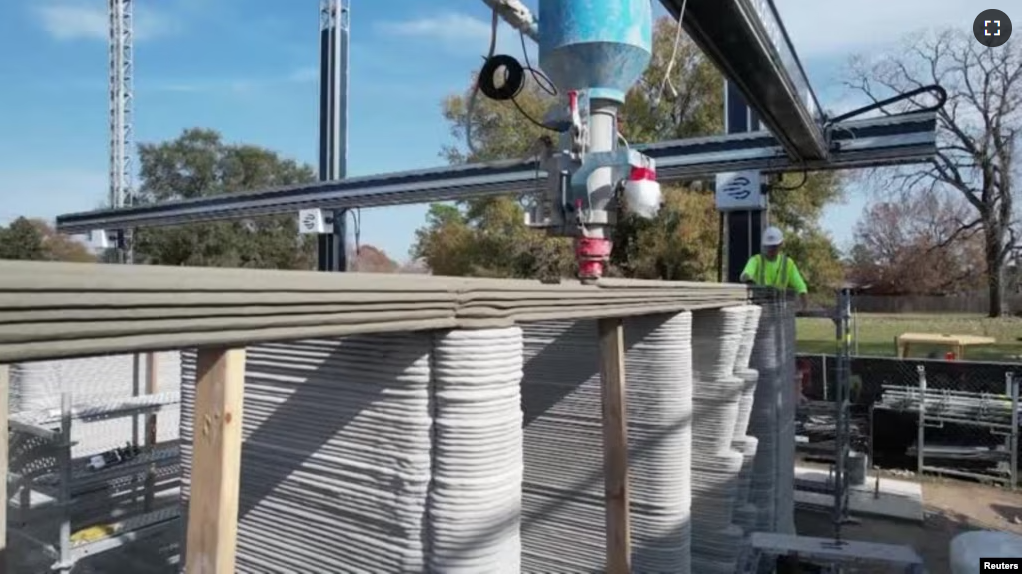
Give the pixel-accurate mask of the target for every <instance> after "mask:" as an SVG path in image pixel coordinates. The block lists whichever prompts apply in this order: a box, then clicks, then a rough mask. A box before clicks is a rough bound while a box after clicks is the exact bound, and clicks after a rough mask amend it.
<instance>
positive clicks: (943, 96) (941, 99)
mask: <svg viewBox="0 0 1023 575" xmlns="http://www.w3.org/2000/svg"><path fill="white" fill-rule="evenodd" d="M924 92H932V93H934V94H936V95H937V97H938V103H937V104H935V105H933V106H929V107H926V108H920V109H919V110H913V112H906V113H907V114H910V113H915V112H935V111H937V110H939V109H941V107H942V106H944V105H945V102H947V101H948V92H946V91H945V89H944V88H942V87H941V86H939V85H937V84H931V85H930V86H921V87H919V88H916V89H915V90H910V91H909V92H903V93H902V94H898V95H896V96H892V97H891V98H888V99H886V100H881V101H880V102H874V103H873V104H869V105H867V106H863V107H862V108H856V109H855V110H853V111H851V112H846V113H845V114H842V115H841V116H837V117H835V118H828V119H827V120H826V121H825V122H824V127H829V126H831V125H833V124H837V123H838V122H841V121H843V120H848V119H849V118H853V117H856V116H859V115H860V114H863V113H866V112H871V111H873V110H880V109H881V108H884V107H885V106H888V105H891V104H894V103H896V102H901V101H902V100H908V99H910V98H912V97H914V96H919V95H920V94H923V93H924Z"/></svg>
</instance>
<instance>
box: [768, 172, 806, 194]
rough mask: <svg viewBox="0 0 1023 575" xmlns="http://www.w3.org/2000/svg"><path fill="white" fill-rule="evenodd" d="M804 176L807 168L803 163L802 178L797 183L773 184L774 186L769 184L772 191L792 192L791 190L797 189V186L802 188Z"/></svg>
mask: <svg viewBox="0 0 1023 575" xmlns="http://www.w3.org/2000/svg"><path fill="white" fill-rule="evenodd" d="M806 178H807V169H806V166H805V165H804V166H803V179H802V180H800V182H799V183H798V184H796V185H794V186H780V185H774V186H771V191H773V192H774V191H777V192H792V191H795V190H798V189H799V188H802V187H803V186H804V185H806Z"/></svg>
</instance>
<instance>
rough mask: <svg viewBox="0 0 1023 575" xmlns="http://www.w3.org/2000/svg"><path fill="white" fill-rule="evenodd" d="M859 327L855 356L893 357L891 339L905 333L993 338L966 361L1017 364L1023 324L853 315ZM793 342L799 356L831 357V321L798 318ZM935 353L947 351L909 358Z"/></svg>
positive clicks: (915, 351) (916, 351) (920, 351)
mask: <svg viewBox="0 0 1023 575" xmlns="http://www.w3.org/2000/svg"><path fill="white" fill-rule="evenodd" d="M856 321H857V322H858V323H859V327H858V335H859V355H874V356H890V357H894V356H895V355H896V353H895V337H896V336H898V335H900V334H903V333H907V332H917V333H936V334H955V335H984V336H989V337H993V338H995V340H996V341H997V342H998V343H996V344H994V345H986V346H970V347H968V348H966V351H965V354H966V359H967V360H970V359H973V360H982V361H1012V362H1016V363H1018V362H1019V361H1020V359H1019V356H1020V347H1021V345H1023V344H1021V343H1020V331H1021V329H1023V322H1021V320H1020V318H1018V317H1010V318H997V319H991V318H987V317H981V316H976V315H963V314H960V315H956V314H934V315H887V314H865V313H861V314H857V316H856ZM796 322H797V323H796V338H797V340H798V347H799V351H800V353H829V354H830V353H834V351H835V324H834V323H832V322H831V320H827V319H817V318H798V319H797V320H796ZM932 351H935V352H938V353H939V354H941V355H940V357H944V354H945V352H946V351H949V350H948V349H947V348H940V347H935V348H928V347H927V346H922V345H919V346H918V345H914V346H912V347H911V348H910V354H911V355H913V356H914V357H926V356H927V354H928V353H930V352H932Z"/></svg>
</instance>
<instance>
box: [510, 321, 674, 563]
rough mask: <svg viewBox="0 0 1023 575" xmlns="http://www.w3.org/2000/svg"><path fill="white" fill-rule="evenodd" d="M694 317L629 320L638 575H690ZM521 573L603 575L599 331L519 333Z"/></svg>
mask: <svg viewBox="0 0 1023 575" xmlns="http://www.w3.org/2000/svg"><path fill="white" fill-rule="evenodd" d="M691 329H692V314H690V313H689V312H683V313H678V314H673V315H654V316H645V317H634V318H627V319H625V321H624V331H625V340H626V349H627V351H626V354H625V372H626V378H627V384H626V387H625V390H626V402H627V407H626V409H627V424H628V438H629V466H630V467H629V490H630V513H631V517H630V528H631V535H632V569H633V572H634V573H688V572H690V536H691V527H692V525H691V521H690V519H691V518H690V513H691V495H690V458H691V441H692V427H691V424H692V416H693V412H692V409H693V406H692V385H693V382H692V378H691V374H692V369H691V362H692V349H691ZM523 333H524V341H525V358H524V363H525V368H524V371H525V376H524V378H523V381H522V393H523V404H524V410H525V418H526V419H525V441H524V443H525V445H524V450H525V458H526V468H525V477H524V480H523V484H522V492H523V516H522V567H523V572H524V573H603V572H604V569H605V559H606V557H605V546H606V543H605V541H606V540H605V533H606V531H605V518H604V464H603V453H604V451H603V436H602V416H601V413H602V412H601V381H600V373H599V365H600V362H599V358H600V354H599V350H598V348H597V327H596V322H592V321H579V322H546V323H542V324H531V325H525V326H523Z"/></svg>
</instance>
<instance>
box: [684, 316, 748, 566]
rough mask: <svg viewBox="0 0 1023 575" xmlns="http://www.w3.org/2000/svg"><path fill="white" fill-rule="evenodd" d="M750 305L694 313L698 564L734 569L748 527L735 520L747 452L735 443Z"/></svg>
mask: <svg viewBox="0 0 1023 575" xmlns="http://www.w3.org/2000/svg"><path fill="white" fill-rule="evenodd" d="M747 316H748V312H747V310H746V307H745V306H735V307H730V308H725V309H719V310H704V311H698V312H695V313H694V314H693V376H694V385H693V464H692V473H693V542H692V545H693V565H692V567H693V569H694V570H695V571H696V572H698V573H734V572H735V569H736V559H737V558H738V557H737V555H738V554H737V550H738V549H739V548H740V546H741V543H742V537H743V530H742V529H741V528H740V527H738V526H737V525H734V524H733V523H732V513H733V510H734V508H735V500H736V498H737V495H738V491H739V490H738V479H739V472H740V470H741V468H742V462H743V455H742V453H741V452H738V451H736V450H735V449H733V437H734V433H735V427H736V422H737V421H738V418H739V408H740V399H741V397H742V392H743V387H744V381H743V380H742V379H741V378H739V377H736V376H735V365H736V359H737V358H738V355H739V350H740V344H741V343H742V338H743V332H744V330H745V327H746V318H747Z"/></svg>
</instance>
